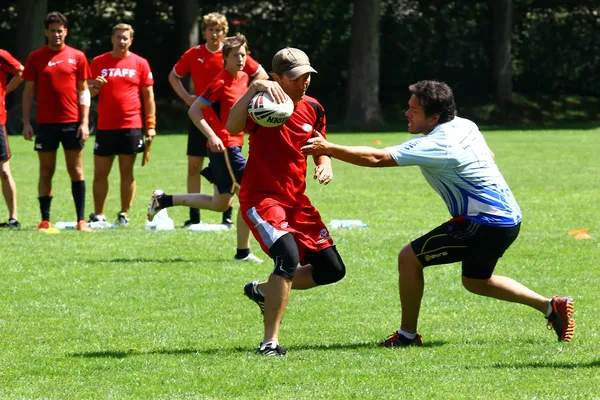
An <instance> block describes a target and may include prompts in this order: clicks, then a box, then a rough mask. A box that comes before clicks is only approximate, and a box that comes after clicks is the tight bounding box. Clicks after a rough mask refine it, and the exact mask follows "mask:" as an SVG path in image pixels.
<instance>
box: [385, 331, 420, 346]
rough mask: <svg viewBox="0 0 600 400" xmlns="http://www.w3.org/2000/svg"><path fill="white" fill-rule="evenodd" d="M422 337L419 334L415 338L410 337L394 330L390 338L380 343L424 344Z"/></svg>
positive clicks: (399, 344) (386, 344)
mask: <svg viewBox="0 0 600 400" xmlns="http://www.w3.org/2000/svg"><path fill="white" fill-rule="evenodd" d="M421 338H422V336H421V335H419V334H417V336H415V338H414V339H409V338H407V337H406V336H404V335H401V334H399V333H398V332H394V333H393V334H392V335H391V336H390V337H389V338H387V339H386V340H384V341H383V342H381V343H380V344H379V345H380V346H383V347H409V346H423V341H421Z"/></svg>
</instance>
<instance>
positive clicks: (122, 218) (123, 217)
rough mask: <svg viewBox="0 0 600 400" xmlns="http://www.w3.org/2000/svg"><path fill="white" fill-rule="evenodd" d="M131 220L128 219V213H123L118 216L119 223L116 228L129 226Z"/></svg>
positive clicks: (116, 223)
mask: <svg viewBox="0 0 600 400" xmlns="http://www.w3.org/2000/svg"><path fill="white" fill-rule="evenodd" d="M128 225H129V218H128V217H127V213H126V212H123V211H121V212H120V213H119V215H117V222H115V226H128Z"/></svg>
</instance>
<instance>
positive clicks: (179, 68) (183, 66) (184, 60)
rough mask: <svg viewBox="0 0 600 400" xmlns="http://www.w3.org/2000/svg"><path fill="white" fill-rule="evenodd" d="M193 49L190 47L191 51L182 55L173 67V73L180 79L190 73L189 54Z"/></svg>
mask: <svg viewBox="0 0 600 400" xmlns="http://www.w3.org/2000/svg"><path fill="white" fill-rule="evenodd" d="M193 49H194V48H193V47H192V48H191V49H189V50H188V51H186V52H185V53H183V55H182V56H181V58H180V59H179V61H177V64H175V66H174V67H173V71H175V74H176V75H177V76H178V77H180V78H182V77H184V76H185V75H186V74H188V73H189V72H190V53H191V52H192V50H193Z"/></svg>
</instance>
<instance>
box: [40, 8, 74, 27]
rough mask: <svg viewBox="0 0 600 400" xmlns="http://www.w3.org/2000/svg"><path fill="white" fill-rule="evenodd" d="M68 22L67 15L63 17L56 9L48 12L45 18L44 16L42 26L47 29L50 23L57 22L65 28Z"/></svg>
mask: <svg viewBox="0 0 600 400" xmlns="http://www.w3.org/2000/svg"><path fill="white" fill-rule="evenodd" d="M68 23H69V20H68V19H67V17H65V16H64V15H63V14H61V13H59V12H58V11H52V12H50V13H48V15H46V18H44V27H45V28H46V29H48V27H49V26H50V25H52V24H59V25H62V26H64V27H65V28H67V25H68Z"/></svg>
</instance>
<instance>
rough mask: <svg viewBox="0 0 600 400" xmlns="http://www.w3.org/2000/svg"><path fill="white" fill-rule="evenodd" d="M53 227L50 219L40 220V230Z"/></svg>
mask: <svg viewBox="0 0 600 400" xmlns="http://www.w3.org/2000/svg"><path fill="white" fill-rule="evenodd" d="M51 227H52V224H51V223H50V221H46V220H42V222H40V224H39V225H38V231H45V230H48V229H50V228H51Z"/></svg>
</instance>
